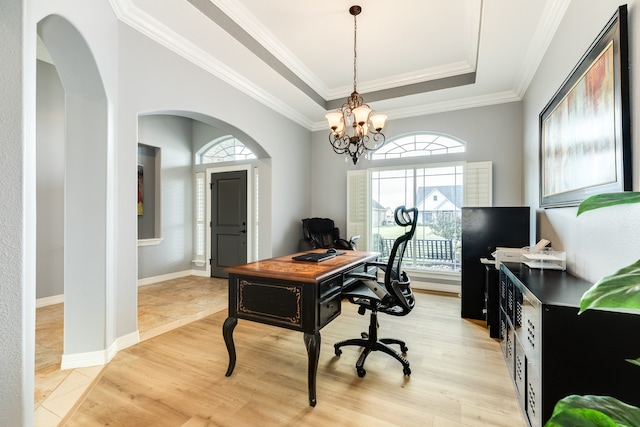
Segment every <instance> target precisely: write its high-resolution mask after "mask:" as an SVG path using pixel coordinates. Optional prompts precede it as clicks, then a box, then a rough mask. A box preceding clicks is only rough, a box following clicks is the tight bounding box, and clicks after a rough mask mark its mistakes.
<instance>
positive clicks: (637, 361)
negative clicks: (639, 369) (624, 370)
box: [626, 359, 640, 366]
mask: <svg viewBox="0 0 640 427" xmlns="http://www.w3.org/2000/svg"><path fill="white" fill-rule="evenodd" d="M626 361H627V362H629V363H633V364H634V365H638V366H640V359H635V360H634V359H626Z"/></svg>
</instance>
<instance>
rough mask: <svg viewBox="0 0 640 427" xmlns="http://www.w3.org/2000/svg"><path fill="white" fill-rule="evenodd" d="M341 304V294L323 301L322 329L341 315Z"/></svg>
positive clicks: (321, 308)
mask: <svg viewBox="0 0 640 427" xmlns="http://www.w3.org/2000/svg"><path fill="white" fill-rule="evenodd" d="M341 302H342V298H340V294H339V293H338V294H336V296H334V297H332V298H331V299H328V300H326V301H322V302H321V303H320V307H319V321H320V327H321V328H322V327H323V326H324V325H326V324H327V323H329V322H331V321H332V320H333V319H335V318H336V317H337V316H338V315H339V314H340V307H341Z"/></svg>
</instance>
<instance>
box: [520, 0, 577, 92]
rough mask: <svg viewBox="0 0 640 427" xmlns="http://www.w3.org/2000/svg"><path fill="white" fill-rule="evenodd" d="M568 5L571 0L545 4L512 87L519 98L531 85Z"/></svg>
mask: <svg viewBox="0 0 640 427" xmlns="http://www.w3.org/2000/svg"><path fill="white" fill-rule="evenodd" d="M570 3H571V0H556V1H551V2H548V3H547V7H546V8H545V10H544V11H543V12H542V19H540V21H539V25H538V28H536V32H535V33H534V35H533V37H532V38H531V40H532V43H531V45H530V46H529V50H528V51H527V54H526V55H525V62H524V64H523V66H522V69H521V71H520V73H519V75H518V78H517V79H516V83H515V86H514V91H515V92H516V93H517V94H518V95H519V96H520V97H524V94H525V92H526V91H527V88H528V87H529V84H531V81H532V80H533V77H534V76H535V74H536V71H537V70H538V67H539V66H540V63H541V62H542V59H543V58H544V55H545V53H546V52H547V49H548V48H549V45H550V44H551V41H552V40H553V37H554V36H555V34H556V31H557V30H558V26H559V25H560V22H561V21H562V18H563V17H564V14H565V12H566V11H567V8H568V7H569V4H570Z"/></svg>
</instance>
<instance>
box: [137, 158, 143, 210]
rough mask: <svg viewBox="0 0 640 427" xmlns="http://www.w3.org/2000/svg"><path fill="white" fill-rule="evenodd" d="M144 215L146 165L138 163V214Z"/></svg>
mask: <svg viewBox="0 0 640 427" xmlns="http://www.w3.org/2000/svg"><path fill="white" fill-rule="evenodd" d="M142 215H144V166H142V165H138V216H142Z"/></svg>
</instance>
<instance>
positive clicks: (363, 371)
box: [358, 368, 367, 378]
mask: <svg viewBox="0 0 640 427" xmlns="http://www.w3.org/2000/svg"><path fill="white" fill-rule="evenodd" d="M366 374H367V371H365V370H364V368H360V369H358V376H359V377H360V378H362V377H364V376H365V375H366Z"/></svg>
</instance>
